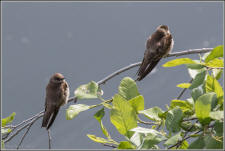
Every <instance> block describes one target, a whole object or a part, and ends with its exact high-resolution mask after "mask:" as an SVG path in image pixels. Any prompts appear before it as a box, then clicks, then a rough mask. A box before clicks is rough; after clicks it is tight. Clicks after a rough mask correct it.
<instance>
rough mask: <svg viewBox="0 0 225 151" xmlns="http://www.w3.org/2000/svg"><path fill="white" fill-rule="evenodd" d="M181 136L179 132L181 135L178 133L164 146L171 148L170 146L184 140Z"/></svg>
mask: <svg viewBox="0 0 225 151" xmlns="http://www.w3.org/2000/svg"><path fill="white" fill-rule="evenodd" d="M180 134H181V133H180V132H179V133H177V134H176V135H174V136H172V137H170V138H169V139H168V140H167V141H166V142H165V143H164V145H165V146H170V145H174V144H176V143H177V142H178V141H179V140H181V139H182V137H181V135H180Z"/></svg>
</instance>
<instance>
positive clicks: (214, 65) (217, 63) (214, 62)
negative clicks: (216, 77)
mask: <svg viewBox="0 0 225 151" xmlns="http://www.w3.org/2000/svg"><path fill="white" fill-rule="evenodd" d="M204 65H205V66H207V67H211V68H220V67H224V63H223V60H222V59H218V58H215V59H213V60H211V61H209V62H207V63H205V64H204Z"/></svg>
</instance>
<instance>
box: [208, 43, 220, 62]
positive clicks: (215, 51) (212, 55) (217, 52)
mask: <svg viewBox="0 0 225 151" xmlns="http://www.w3.org/2000/svg"><path fill="white" fill-rule="evenodd" d="M219 57H223V45H220V46H217V47H215V48H214V49H213V50H212V51H211V52H210V54H209V55H208V56H207V57H206V59H205V62H209V61H210V60H213V59H214V58H219Z"/></svg>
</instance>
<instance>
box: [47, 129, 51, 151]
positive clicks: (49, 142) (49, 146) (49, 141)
mask: <svg viewBox="0 0 225 151" xmlns="http://www.w3.org/2000/svg"><path fill="white" fill-rule="evenodd" d="M47 131H48V148H49V149H51V148H52V147H51V140H52V137H51V135H50V129H48V130H47Z"/></svg>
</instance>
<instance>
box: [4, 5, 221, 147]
mask: <svg viewBox="0 0 225 151" xmlns="http://www.w3.org/2000/svg"><path fill="white" fill-rule="evenodd" d="M159 24H166V25H168V26H169V27H170V30H171V33H172V34H173V37H174V41H175V45H174V49H173V52H176V51H182V50H186V49H194V48H203V47H215V46H217V45H221V44H222V43H223V33H224V31H223V3H222V2H3V3H2V117H6V116H8V115H9V114H11V113H12V112H16V118H15V120H14V122H13V123H14V124H17V123H19V122H21V121H22V120H25V119H27V118H29V117H31V116H32V115H34V114H36V113H38V112H39V111H41V110H43V109H44V101H45V99H44V98H45V86H46V85H47V83H48V80H49V78H50V76H51V75H52V74H53V73H55V72H60V73H62V74H63V75H64V76H65V77H66V78H67V82H68V83H69V85H70V90H71V96H73V91H74V90H75V89H76V88H77V87H78V86H79V85H81V84H85V83H88V82H89V81H91V80H94V81H99V80H101V79H102V78H104V77H105V76H107V75H109V74H111V73H112V72H114V71H116V70H118V69H120V68H122V67H124V66H127V65H129V64H131V63H135V62H139V61H141V60H142V57H143V55H144V51H145V41H146V39H147V38H148V36H149V35H150V34H151V33H153V32H154V31H155V28H156V27H157V26H158V25H159ZM186 57H191V58H193V59H198V58H199V56H198V55H197V54H195V55H189V56H186ZM174 58H175V57H173V58H166V59H163V60H161V61H160V63H159V64H158V66H157V69H156V70H154V72H152V74H151V75H148V76H147V77H146V78H145V79H144V80H143V81H141V82H139V83H138V87H139V91H140V93H141V94H142V95H143V96H144V98H145V108H150V107H154V106H159V107H161V108H163V109H165V104H169V103H170V101H171V100H172V99H174V98H176V97H177V96H178V94H179V93H180V91H181V89H180V88H177V87H176V85H177V84H178V83H182V82H188V81H189V80H190V77H189V75H188V72H187V70H186V68H185V66H179V67H175V68H163V67H162V66H161V65H162V64H164V63H165V62H166V61H168V60H171V59H174ZM137 69H138V68H137V67H136V68H133V69H131V70H129V71H127V72H125V73H122V74H121V75H119V76H116V77H115V78H113V79H112V80H110V81H109V82H108V83H106V85H104V86H103V87H102V88H103V90H104V96H103V97H104V98H106V99H108V98H111V97H112V96H113V95H114V94H115V93H117V87H118V85H119V83H120V80H121V79H122V78H123V77H125V76H130V77H132V78H136V77H135V74H136V72H137ZM187 97H189V95H188V93H186V94H185V96H184V98H187ZM99 102H100V101H99V100H82V101H79V102H78V103H84V104H88V105H91V104H96V103H99ZM70 104H71V103H70ZM70 104H69V105H70ZM69 105H67V106H64V107H62V109H61V110H60V112H59V114H58V116H57V118H56V120H55V123H54V124H53V126H52V128H51V132H52V138H53V140H52V148H57V149H104V148H107V149H108V147H105V146H102V145H100V144H97V143H94V142H92V141H91V140H90V139H89V138H88V137H87V136H86V135H87V134H94V135H96V136H99V137H103V134H102V132H101V129H100V127H99V124H98V122H97V121H96V120H95V119H94V118H93V115H94V114H95V112H96V111H97V110H99V109H100V108H96V109H91V110H88V111H86V112H82V113H81V114H80V115H78V116H77V117H76V118H75V119H73V120H71V121H67V120H66V119H65V110H66V108H67V107H68V106H69ZM108 114H109V113H108V112H106V116H105V118H104V121H103V122H104V125H105V126H106V128H107V129H108V130H109V132H110V134H111V136H112V138H115V140H116V141H122V140H125V139H124V138H123V137H121V135H120V134H119V133H118V132H117V131H116V129H115V128H114V126H112V124H111V123H110V120H109V118H108V117H109V116H108ZM41 120H42V119H41ZM41 120H39V121H38V122H36V123H35V124H34V125H33V127H32V128H31V131H30V132H29V134H28V135H27V137H26V138H25V140H24V142H23V144H22V148H24V149H39V148H41V149H44V148H48V135H47V132H46V130H45V129H41ZM22 135H23V134H22V133H21V134H20V135H18V136H16V137H15V138H14V139H13V140H12V141H10V142H9V143H7V144H6V146H5V147H6V148H16V145H17V144H18V143H19V142H18V141H19V140H20V138H21V136H22Z"/></svg>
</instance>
